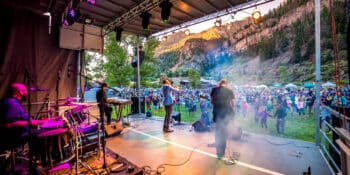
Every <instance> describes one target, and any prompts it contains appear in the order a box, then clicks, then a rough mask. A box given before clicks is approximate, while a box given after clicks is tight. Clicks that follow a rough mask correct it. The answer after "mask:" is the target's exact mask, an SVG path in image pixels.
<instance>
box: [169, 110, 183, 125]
mask: <svg viewBox="0 0 350 175" xmlns="http://www.w3.org/2000/svg"><path fill="white" fill-rule="evenodd" d="M171 117H172V118H173V119H174V120H175V121H177V122H178V123H181V113H180V112H172V113H171Z"/></svg>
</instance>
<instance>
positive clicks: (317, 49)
mask: <svg viewBox="0 0 350 175" xmlns="http://www.w3.org/2000/svg"><path fill="white" fill-rule="evenodd" d="M320 9H321V8H320V0H315V41H316V43H315V55H316V56H315V63H316V65H315V69H316V72H315V73H316V126H315V128H316V146H319V144H320V117H319V116H320V81H321V74H320V70H321V56H320V55H321V54H320V53H321V44H320V43H321V42H320V40H321V32H320V31H321V25H320V23H321V22H320Z"/></svg>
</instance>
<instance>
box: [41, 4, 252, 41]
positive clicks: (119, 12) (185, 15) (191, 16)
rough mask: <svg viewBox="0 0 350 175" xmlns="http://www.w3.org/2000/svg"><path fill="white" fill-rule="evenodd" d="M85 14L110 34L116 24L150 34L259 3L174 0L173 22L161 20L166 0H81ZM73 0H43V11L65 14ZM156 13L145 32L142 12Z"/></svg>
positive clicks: (83, 13) (80, 7)
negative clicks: (88, 0)
mask: <svg viewBox="0 0 350 175" xmlns="http://www.w3.org/2000/svg"><path fill="white" fill-rule="evenodd" d="M78 1H79V3H78V8H79V9H80V13H81V15H82V16H89V17H91V18H92V19H94V22H93V25H96V26H99V27H103V28H104V29H105V31H106V33H108V32H110V31H112V30H113V29H114V28H115V27H116V26H120V27H122V28H123V29H124V32H127V33H131V34H137V35H142V36H148V35H151V34H154V33H157V32H160V31H163V30H165V29H168V28H170V27H173V26H177V25H180V24H183V23H185V22H188V21H191V20H195V19H198V18H200V17H204V16H206V15H209V14H212V13H215V12H219V11H222V10H225V9H228V8H232V7H235V6H238V5H241V4H243V3H247V2H249V3H255V2H257V0H170V2H172V3H173V7H172V9H171V15H170V18H169V23H168V24H164V23H163V22H162V20H161V8H160V7H159V3H160V2H162V1H163V0H96V5H89V4H88V3H87V2H86V0H83V1H80V0H78ZM68 3H69V1H67V0H40V8H41V9H40V10H41V12H45V11H48V10H50V11H51V14H52V15H53V16H58V17H59V16H62V13H63V11H64V10H65V9H66V7H67V5H68ZM147 10H148V12H149V13H150V14H152V17H151V19H150V25H149V31H148V32H145V31H143V29H142V27H141V18H140V17H139V15H140V14H141V13H142V12H143V11H147Z"/></svg>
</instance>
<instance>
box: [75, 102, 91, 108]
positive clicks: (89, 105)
mask: <svg viewBox="0 0 350 175" xmlns="http://www.w3.org/2000/svg"><path fill="white" fill-rule="evenodd" d="M74 104H76V105H77V108H78V109H87V108H90V107H93V106H95V104H90V103H74Z"/></svg>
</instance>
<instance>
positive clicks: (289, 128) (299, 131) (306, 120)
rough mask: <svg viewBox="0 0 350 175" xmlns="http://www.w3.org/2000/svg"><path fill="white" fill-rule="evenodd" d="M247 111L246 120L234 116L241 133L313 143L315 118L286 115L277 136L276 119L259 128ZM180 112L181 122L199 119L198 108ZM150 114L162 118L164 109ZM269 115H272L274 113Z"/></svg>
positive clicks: (251, 114) (182, 108)
mask: <svg viewBox="0 0 350 175" xmlns="http://www.w3.org/2000/svg"><path fill="white" fill-rule="evenodd" d="M173 111H176V112H178V111H179V110H178V108H176V107H175V106H174V110H173ZM249 111H251V112H248V115H247V118H243V116H242V115H241V114H239V113H238V114H236V116H235V120H234V121H235V124H236V125H237V126H240V127H241V128H242V129H243V131H249V132H253V133H259V134H266V135H272V136H279V137H285V138H292V139H299V140H305V141H310V142H314V141H315V117H308V116H307V115H304V116H303V115H302V116H299V115H298V114H296V113H295V112H294V113H293V116H292V115H291V113H288V116H287V119H286V126H285V134H284V135H279V134H278V133H277V131H276V118H272V117H269V118H268V120H267V127H268V128H262V127H260V123H255V121H254V119H253V112H252V110H249ZM180 112H181V117H182V121H185V122H194V121H196V120H198V119H199V118H200V110H199V106H197V111H196V112H195V113H189V112H188V109H187V108H185V107H184V106H181V107H180ZM210 113H211V112H210ZM152 114H153V115H154V116H159V117H164V116H165V112H164V108H162V109H159V110H153V111H152ZM271 114H274V111H273V112H272V113H271Z"/></svg>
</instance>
